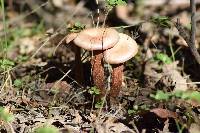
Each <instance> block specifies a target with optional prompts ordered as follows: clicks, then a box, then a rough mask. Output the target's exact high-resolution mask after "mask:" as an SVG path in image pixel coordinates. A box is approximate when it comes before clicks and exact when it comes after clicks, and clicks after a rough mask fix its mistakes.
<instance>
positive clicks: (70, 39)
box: [66, 33, 78, 44]
mask: <svg viewBox="0 0 200 133" xmlns="http://www.w3.org/2000/svg"><path fill="white" fill-rule="evenodd" d="M77 35H78V34H77V33H70V34H68V35H67V36H66V43H67V44H68V43H70V42H71V41H73V40H74V39H75V38H76V37H77Z"/></svg>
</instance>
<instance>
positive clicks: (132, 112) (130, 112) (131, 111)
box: [128, 109, 137, 115]
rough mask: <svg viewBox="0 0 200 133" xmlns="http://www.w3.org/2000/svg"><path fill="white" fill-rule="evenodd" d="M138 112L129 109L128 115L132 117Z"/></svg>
mask: <svg viewBox="0 0 200 133" xmlns="http://www.w3.org/2000/svg"><path fill="white" fill-rule="evenodd" d="M136 112H137V111H135V110H134V109H129V110H128V114H129V115H131V114H135V113H136Z"/></svg>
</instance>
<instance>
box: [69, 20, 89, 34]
mask: <svg viewBox="0 0 200 133" xmlns="http://www.w3.org/2000/svg"><path fill="white" fill-rule="evenodd" d="M68 29H69V31H70V32H73V33H78V32H80V31H82V30H84V29H85V25H84V24H82V23H80V22H76V23H75V24H74V25H73V26H72V27H70V28H68Z"/></svg>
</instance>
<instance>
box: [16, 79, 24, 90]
mask: <svg viewBox="0 0 200 133" xmlns="http://www.w3.org/2000/svg"><path fill="white" fill-rule="evenodd" d="M22 84H23V82H22V80H20V79H16V80H15V81H14V86H15V87H18V88H20V87H22Z"/></svg>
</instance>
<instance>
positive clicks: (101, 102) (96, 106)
mask: <svg viewBox="0 0 200 133" xmlns="http://www.w3.org/2000/svg"><path fill="white" fill-rule="evenodd" d="M103 103H104V102H103V100H101V101H99V102H96V104H95V106H94V107H95V108H96V109H100V108H102V107H103Z"/></svg>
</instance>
